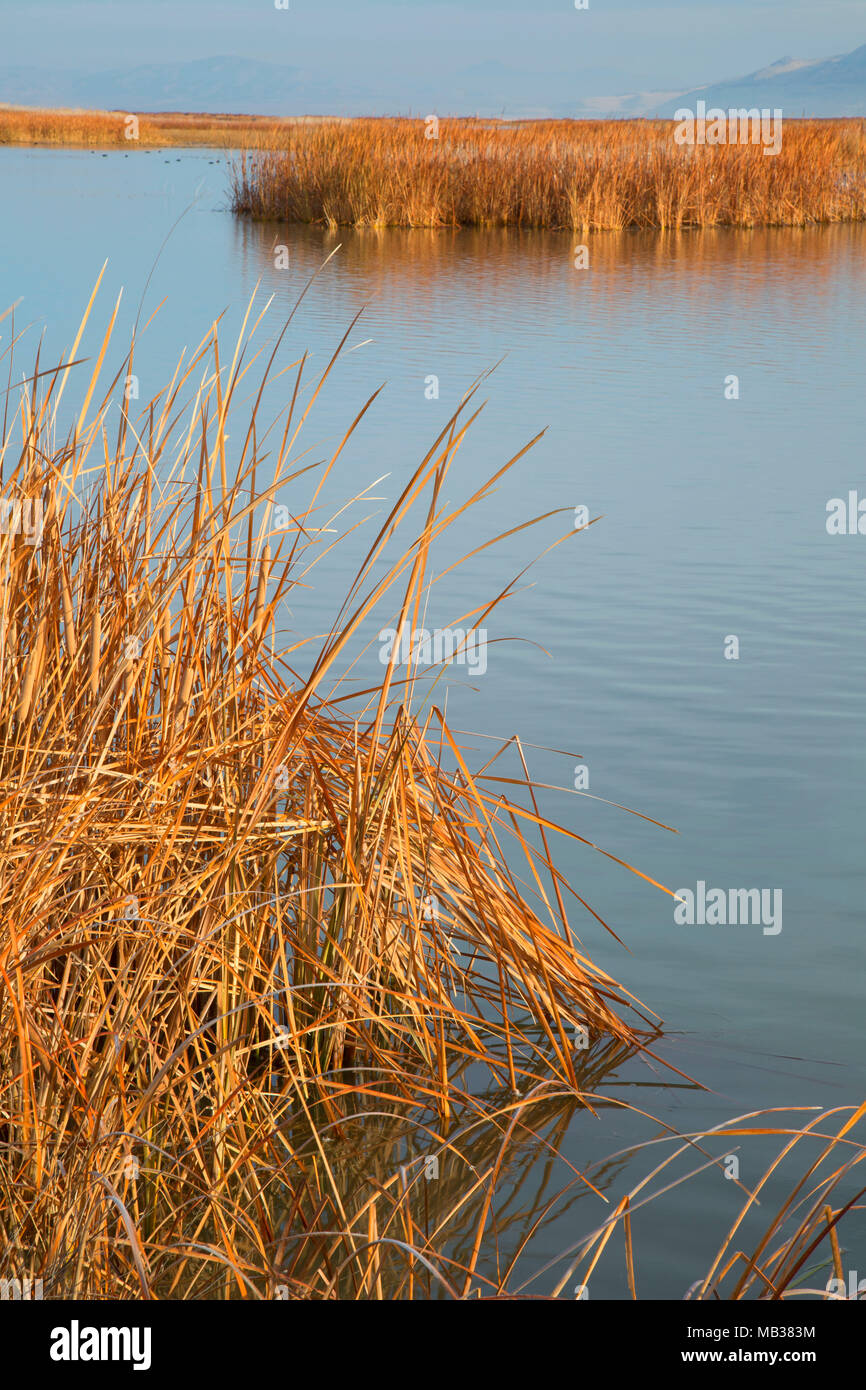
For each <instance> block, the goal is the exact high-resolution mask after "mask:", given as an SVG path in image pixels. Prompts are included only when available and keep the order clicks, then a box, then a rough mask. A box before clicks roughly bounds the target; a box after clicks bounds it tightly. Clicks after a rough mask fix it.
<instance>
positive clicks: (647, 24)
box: [0, 0, 866, 95]
mask: <svg viewBox="0 0 866 1390" xmlns="http://www.w3.org/2000/svg"><path fill="white" fill-rule="evenodd" d="M863 43H866V5H864V2H863V0H820V3H818V0H808V3H807V2H806V0H748V3H747V2H746V0H665V2H664V3H660V4H656V3H653V0H590V9H589V10H588V11H580V12H578V11H576V10H575V9H574V4H573V0H471V3H466V4H463V5H457V4H454V3H451V2H450V0H401V3H399V4H384V3H378V2H374V3H365V2H364V0H355V2H354V3H353V0H291V9H290V10H289V11H288V12H285V11H277V10H276V9H275V7H274V3H273V0H213V3H211V0H34V2H33V3H30V2H29V0H26V2H25V3H22V0H0V66H3V67H10V66H16V67H17V66H26V67H54V68H64V69H70V70H77V71H93V70H98V69H103V68H114V69H116V68H124V67H134V66H136V65H138V64H144V63H152V62H158V61H160V60H163V59H175V60H186V59H192V58H205V57H212V56H215V55H230V56H237V57H245V58H266V59H270V60H272V61H275V62H281V63H286V64H290V65H292V66H297V67H301V68H304V69H307V70H312V71H316V72H320V73H321V72H328V73H329V75H330V76H331V77H332V78H337V79H341V80H342V79H346V80H350V79H351V78H352V77H354V78H355V79H356V80H358V79H359V78H363V79H364V83H365V85H369V83H370V82H371V81H373V82H376V83H377V84H378V85H380V86H381V87H382V88H386V87H387V83H388V80H389V74H394V73H399V74H400V75H401V77H402V79H403V81H404V82H405V80H406V78H409V79H410V80H411V78H412V77H414V76H417V78H418V79H419V81H421V82H423V83H424V84H425V85H429V84H430V82H431V80H437V79H441V82H442V85H443V88H447V85H448V78H449V74H451V73H455V72H461V71H464V70H466V69H471V68H472V67H473V66H474V65H476V64H479V63H487V62H490V63H502V64H505V65H506V66H507V67H510V68H514V69H517V70H520V71H525V72H532V73H537V74H543V73H545V72H550V73H551V74H560V75H561V74H563V73H567V74H571V73H574V74H575V75H576V76H579V78H580V85H581V88H582V90H583V92H584V93H585V94H587V95H590V94H595V93H608V92H611V91H623V90H636V89H653V90H660V89H666V88H684V87H688V86H691V85H693V84H696V83H703V82H710V81H713V80H716V79H721V78H726V77H733V76H737V75H740V74H742V73H745V72H748V71H751V70H752V69H754V68H758V67H762V66H764V65H765V64H767V63H770V62H772V61H774V60H775V59H777V58H780V57H783V56H784V55H787V54H792V55H793V56H795V57H809V58H820V57H828V56H830V55H831V54H835V53H843V52H847V51H849V50H851V49H853V48H857V47H858V46H859V45H861V44H863Z"/></svg>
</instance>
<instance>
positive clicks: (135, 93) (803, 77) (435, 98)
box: [0, 45, 866, 117]
mask: <svg viewBox="0 0 866 1390" xmlns="http://www.w3.org/2000/svg"><path fill="white" fill-rule="evenodd" d="M607 81H610V83H611V86H612V87H614V86H615V84H616V82H617V74H616V73H615V72H609V73H599V72H598V71H597V70H585V71H583V72H576V73H571V74H568V73H562V72H560V73H554V74H549V73H548V74H543V73H538V72H522V71H520V70H519V69H515V68H510V67H506V66H505V65H504V64H501V63H496V62H490V63H482V64H478V65H476V66H474V67H470V68H465V69H463V70H461V71H458V72H456V73H452V74H450V75H449V77H448V79H447V84H443V85H442V86H441V87H436V86H435V85H434V84H433V83H431V82H429V80H428V82H427V83H425V84H422V83H419V81H418V80H417V78H416V77H415V76H413V75H410V74H404V75H400V74H397V75H395V78H394V80H393V83H389V89H388V92H387V94H386V93H383V92H381V91H380V90H377V88H376V87H375V86H374V85H372V84H370V83H365V81H364V80H363V77H359V78H357V79H353V80H350V81H348V82H347V81H345V80H343V79H342V78H341V77H334V78H330V77H327V76H323V75H322V74H320V73H319V72H312V71H309V70H305V69H303V68H294V67H286V66H282V65H280V64H277V63H268V62H262V61H259V60H257V59H252V58H228V57H216V58H201V59H198V60H196V61H193V62H168V63H153V64H147V65H145V66H141V67H134V68H127V69H123V70H116V71H110V72H89V73H72V72H61V71H53V72H52V71H46V70H45V69H43V68H35V67H29V68H20V67H19V68H2V67H0V103H7V104H10V105H19V106H49V107H79V108H86V109H94V110H111V111H202V112H225V113H227V114H230V113H242V114H247V115H263V116H300V115H325V114H328V115H346V116H353V115H362V114H368V115H385V114H389V113H390V114H395V113H397V112H403V113H410V112H411V113H414V114H426V113H428V112H432V111H436V112H438V113H439V114H440V115H444V114H449V113H451V114H457V115H469V114H478V115H484V116H500V115H501V116H524V117H528V116H584V117H586V116H652V115H659V116H673V114H674V113H675V111H676V110H677V108H678V107H681V106H684V107H689V108H690V109H694V108H695V106H696V103H697V102H698V101H699V100H703V101H705V102H706V103H707V106H708V107H710V106H720V107H722V108H723V109H725V110H727V109H728V108H729V107H732V106H735V107H740V106H746V107H753V106H758V107H765V106H766V107H771V108H775V107H781V108H782V111H783V112H784V114H785V115H786V116H789V117H793V116H799V115H802V114H805V115H807V116H866V45H864V46H863V47H862V48H858V49H856V50H855V51H854V52H853V53H848V54H845V55H843V56H841V57H837V58H826V59H814V60H811V59H795V58H782V59H780V60H779V62H776V63H773V64H771V66H770V67H767V68H762V69H760V70H759V71H758V72H753V73H749V75H748V76H747V77H741V78H734V79H731V80H730V81H727V82H718V83H714V84H712V85H708V86H704V87H694V88H692V89H690V90H687V91H683V92H671V91H665V92H658V91H656V92H653V91H649V92H632V93H628V94H626V95H622V94H620V95H614V96H590V95H582V94H581V92H582V90H583V92H586V91H587V89H589V88H594V89H595V90H596V91H597V90H598V87H599V85H600V84H601V83H606V82H607Z"/></svg>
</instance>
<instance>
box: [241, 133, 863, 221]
mask: <svg viewBox="0 0 866 1390" xmlns="http://www.w3.org/2000/svg"><path fill="white" fill-rule="evenodd" d="M426 129H427V128H426V126H425V122H424V121H421V120H416V121H412V120H406V119H401V120H354V121H350V122H346V123H343V124H339V125H337V124H334V125H329V124H327V123H324V124H320V125H316V126H309V127H305V128H300V127H298V128H293V129H292V131H291V135H290V139H289V141H288V145H287V147H286V148H283V149H259V150H257V151H248V152H246V153H245V154H243V155H241V156H240V157H238V158H237V159H236V160H235V161H234V163H233V166H232V204H233V207H234V210H235V212H236V213H241V214H244V215H247V216H250V217H254V218H263V219H273V220H276V221H282V222H307V223H321V224H323V225H327V226H349V227H376V226H393V227H465V226H503V227H526V228H528V227H551V228H563V229H567V230H571V231H578V232H589V231H604V230H617V231H618V230H623V229H626V228H631V227H636V228H659V229H664V230H682V229H685V228H690V227H718V226H732V227H758V226H805V225H807V224H809V223H826V222H840V221H848V220H860V219H862V218H863V217H864V215H866V123H864V122H863V121H859V120H847V121H828V120H825V121H787V122H785V124H784V138H783V145H782V149H781V152H780V153H779V154H778V155H776V156H766V155H765V154H764V151H763V149H762V148H761V146H760V145H752V144H749V145H745V144H744V145H739V144H736V145H735V144H730V145H695V146H685V145H679V144H677V143H676V141H675V139H674V132H675V129H676V126H675V123H674V122H672V121H527V122H522V123H518V124H512V125H508V124H505V123H497V122H482V121H470V120H442V121H440V123H439V130H438V138H436V139H428V138H427V136H426V133H425V131H426Z"/></svg>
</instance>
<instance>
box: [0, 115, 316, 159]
mask: <svg viewBox="0 0 866 1390" xmlns="http://www.w3.org/2000/svg"><path fill="white" fill-rule="evenodd" d="M130 115H135V116H136V117H137V119H138V139H137V140H131V139H130V138H129V137H128V135H127V133H126V132H127V129H128V127H127V125H126V121H127V118H128V116H130ZM291 124H292V126H294V125H296V124H297V125H303V122H292V123H291ZM289 128H290V123H289V122H288V121H280V120H275V119H274V118H273V117H271V116H240V115H238V116H235V115H224V116H223V115H212V114H209V113H202V114H195V113H184V112H177V113H174V112H159V111H152V112H148V111H144V112H126V111H54V110H50V109H44V110H42V109H39V108H38V107H14V106H0V145H69V146H72V147H77V148H84V149H111V148H113V147H115V146H117V147H120V148H123V149H126V150H130V149H133V148H135V146H136V145H140V146H142V147H144V148H147V147H151V146H158V147H160V148H162V147H164V146H177V147H183V146H188V147H189V146H196V145H204V146H208V147H210V148H224V149H239V148H248V147H251V148H256V147H257V146H259V145H262V144H263V145H274V144H277V143H280V142H283V141H285V140H286V139H287V138H288V132H289Z"/></svg>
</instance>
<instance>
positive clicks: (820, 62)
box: [658, 44, 866, 117]
mask: <svg viewBox="0 0 866 1390" xmlns="http://www.w3.org/2000/svg"><path fill="white" fill-rule="evenodd" d="M698 100H701V101H705V102H706V104H707V108H709V107H711V106H718V107H721V108H722V109H723V110H725V111H727V110H730V108H731V107H741V106H747V107H752V106H758V107H770V108H776V107H780V108H781V110H782V111H783V113H784V115H786V116H789V117H795V116H803V115H805V116H866V44H864V45H863V47H862V48H857V49H855V50H854V52H853V53H846V54H844V55H843V56H842V57H840V58H824V59H816V60H813V61H808V60H802V59H798V58H781V59H780V60H779V62H777V63H773V64H771V66H770V67H768V68H761V69H759V71H758V72H751V73H749V75H748V77H741V78H737V79H734V80H733V81H730V82H717V83H714V84H713V85H712V86H710V87H696V88H694V90H693V91H690V92H683V93H681V94H680V95H678V96H677V97H676V98H672V99H671V100H669V101H667V102H664V103H663V104H662V105H661V106H660V107H659V108H658V114H659V115H661V116H672V115H673V114H674V112H675V111H676V109H677V107H678V106H682V107H688V108H689V109H690V110H694V109H695V105H696V103H697V101H698Z"/></svg>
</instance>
